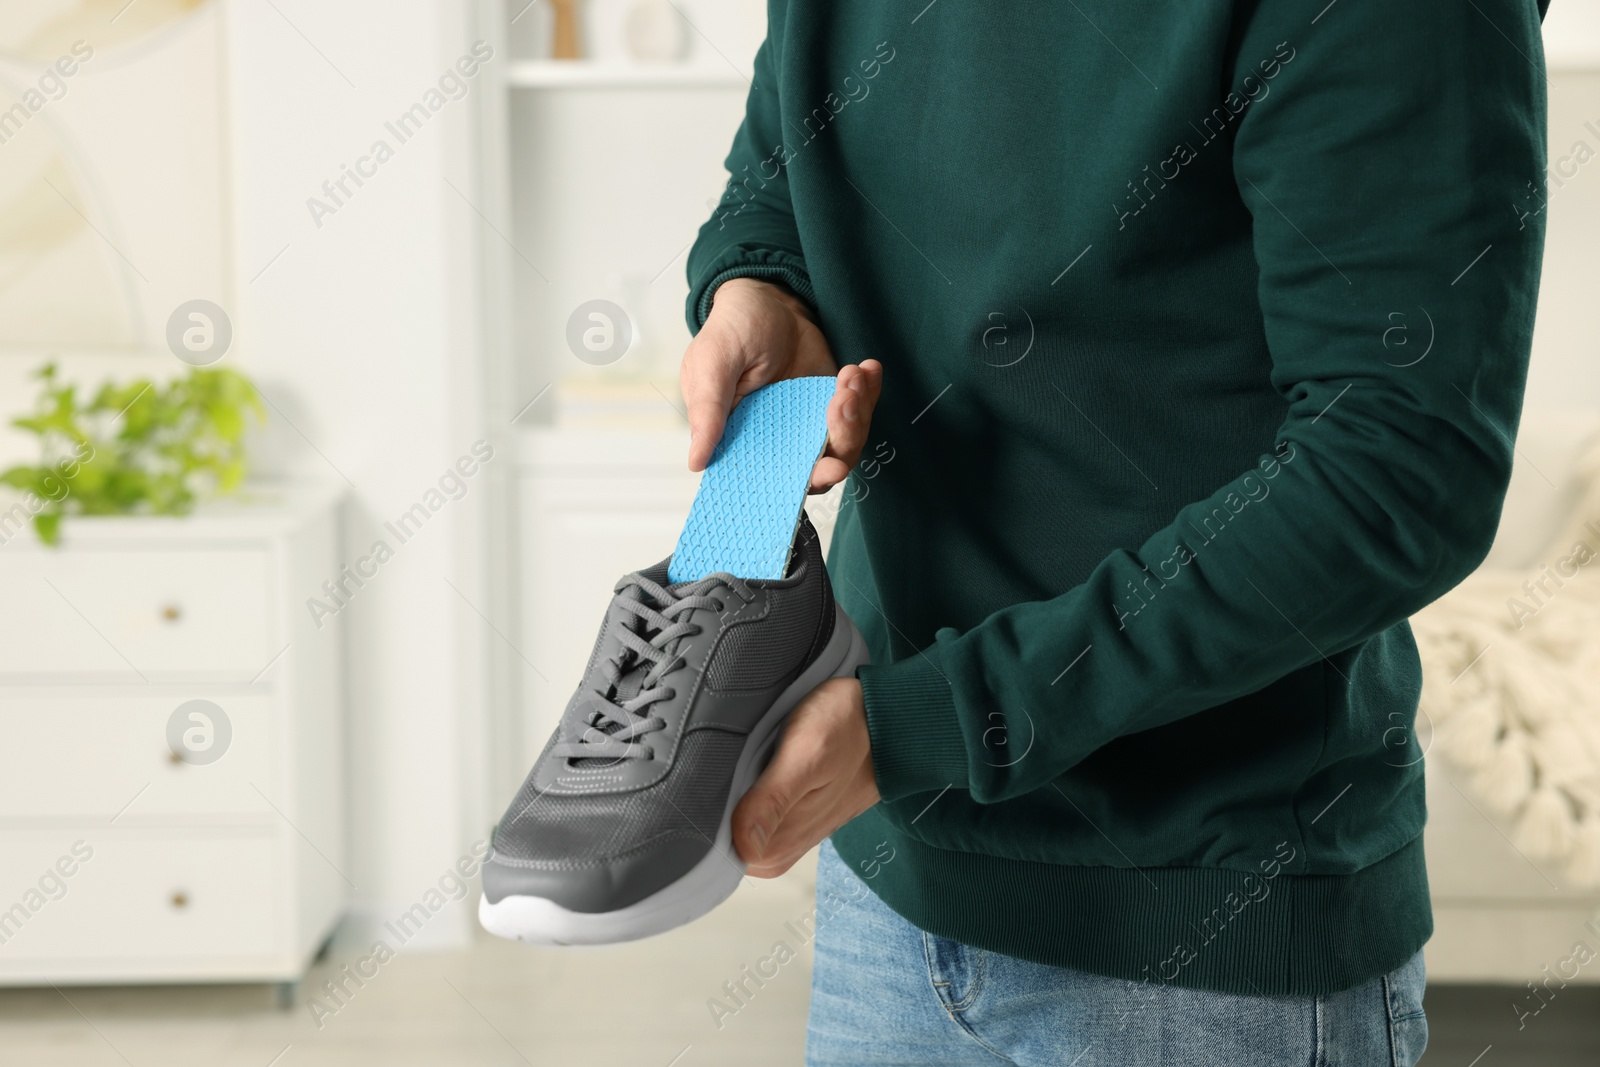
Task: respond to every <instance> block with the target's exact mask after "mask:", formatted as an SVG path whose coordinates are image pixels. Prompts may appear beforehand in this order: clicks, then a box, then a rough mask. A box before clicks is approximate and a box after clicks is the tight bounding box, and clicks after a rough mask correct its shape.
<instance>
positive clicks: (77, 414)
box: [0, 362, 266, 545]
mask: <svg viewBox="0 0 1600 1067" xmlns="http://www.w3.org/2000/svg"><path fill="white" fill-rule="evenodd" d="M34 377H36V378H37V379H39V380H40V381H41V382H42V383H43V386H42V389H41V392H40V395H39V400H38V402H37V403H36V405H35V407H34V412H33V414H31V415H22V416H19V417H17V418H14V419H12V420H11V425H13V426H15V427H17V428H18V429H21V430H25V431H27V432H28V433H31V434H33V435H35V436H36V437H37V438H38V439H39V448H40V461H39V462H38V463H37V464H21V465H18V466H15V467H11V468H9V469H7V470H5V471H3V472H0V483H3V484H5V485H9V486H12V487H13V488H15V489H18V490H21V491H22V493H23V500H22V502H21V503H20V504H17V505H13V506H12V507H11V509H10V510H9V511H6V512H5V513H4V515H3V516H0V531H3V532H4V533H5V536H7V537H9V536H10V534H11V533H12V532H13V531H12V530H11V529H10V526H11V525H12V523H11V522H9V521H4V520H7V519H10V517H12V516H13V515H15V513H16V512H17V509H18V508H19V507H20V508H24V509H25V510H26V512H27V513H28V514H29V515H30V516H31V518H32V521H33V526H34V529H35V530H36V531H37V532H38V535H39V539H40V540H41V541H44V542H45V543H46V544H52V545H53V544H57V543H58V542H59V540H60V537H61V519H62V516H64V515H68V514H73V515H129V514H149V515H183V514H187V513H188V512H189V511H190V510H191V509H192V508H193V507H194V503H195V500H196V499H197V498H198V497H200V496H203V495H221V494H226V493H229V492H232V491H233V490H234V489H236V488H237V487H238V486H239V483H240V482H241V481H243V479H244V475H245V454H244V434H245V430H246V429H247V428H248V423H249V421H250V417H251V416H254V418H255V421H257V422H260V421H263V420H264V419H265V416H266V412H265V409H264V408H263V407H262V404H261V397H260V396H259V394H257V392H256V389H255V386H254V385H252V384H251V383H250V380H249V379H248V378H246V377H245V376H244V375H242V374H240V373H239V372H238V371H235V370H228V369H225V368H211V367H195V368H194V369H192V370H190V371H189V373H188V374H186V375H184V376H182V377H178V378H173V379H171V380H169V381H166V382H163V383H160V384H158V383H155V382H152V381H150V380H148V379H143V378H140V379H136V380H134V381H131V382H128V383H126V384H122V385H119V384H116V383H113V382H106V383H104V384H102V385H101V386H100V387H99V388H98V389H97V390H95V391H94V393H93V394H92V395H91V396H90V397H89V398H88V399H87V400H84V399H83V398H81V397H80V396H79V395H78V389H77V386H76V385H74V384H71V383H63V382H61V381H60V380H59V378H58V376H57V372H56V365H55V363H53V362H52V363H48V364H46V365H45V366H43V367H41V368H40V369H39V370H38V371H36V372H35V374H34Z"/></svg>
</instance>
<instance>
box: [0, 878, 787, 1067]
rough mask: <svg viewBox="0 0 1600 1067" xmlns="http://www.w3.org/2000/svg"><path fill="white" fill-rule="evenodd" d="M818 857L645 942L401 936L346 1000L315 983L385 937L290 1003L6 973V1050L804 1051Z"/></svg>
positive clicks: (43, 1064) (444, 1054)
mask: <svg viewBox="0 0 1600 1067" xmlns="http://www.w3.org/2000/svg"><path fill="white" fill-rule="evenodd" d="M814 869H815V868H814V864H812V865H811V870H809V871H796V872H791V873H790V874H788V875H786V876H784V877H783V878H780V879H776V880H774V881H770V882H766V881H758V880H755V879H746V881H745V884H744V885H743V886H741V887H740V889H739V891H738V892H737V893H735V894H734V896H733V898H732V899H731V900H729V901H728V902H727V903H726V904H724V905H723V906H722V907H721V908H719V909H718V910H717V911H715V912H714V913H712V914H711V915H710V916H708V917H706V918H705V919H702V920H700V921H699V922H698V923H695V924H693V925H692V926H690V927H687V928H684V929H682V930H677V931H674V932H673V933H671V934H667V935H665V936H663V937H659V938H654V939H652V940H649V941H643V942H637V943H635V944H632V945H619V946H611V947H606V948H591V949H540V948H534V947H531V946H526V945H519V944H515V943H511V942H506V941H501V940H499V939H497V938H493V937H489V936H487V935H484V936H483V937H482V938H481V939H480V940H479V941H478V942H477V943H475V944H474V945H473V946H472V947H471V948H470V949H467V950H463V951H459V952H447V953H418V952H401V953H399V954H398V955H396V956H395V957H394V959H392V960H391V961H389V962H387V963H385V964H383V965H382V966H381V967H378V968H377V974H376V976H374V977H373V978H371V979H370V980H368V981H367V982H366V983H365V985H364V986H362V987H361V988H358V989H356V988H354V987H353V986H352V988H353V989H354V992H353V993H352V994H351V995H350V996H349V997H348V998H347V1000H346V1003H345V1004H344V1005H342V1006H340V1005H337V1004H335V1003H334V1002H333V1001H331V1000H329V999H327V998H324V999H323V1001H322V1003H323V1004H326V1005H327V1006H328V1008H319V1007H318V1006H317V1005H316V1004H315V1003H314V1002H312V1000H311V998H312V996H313V995H314V994H316V993H317V991H318V987H319V986H320V985H321V983H322V982H323V981H324V980H326V979H328V978H329V977H337V976H338V972H339V968H340V966H341V965H344V964H351V963H353V962H354V961H356V960H357V959H359V958H361V957H362V956H364V955H367V954H368V949H370V942H367V943H365V944H362V943H359V942H355V939H354V938H349V939H343V938H342V939H339V940H336V942H335V944H334V946H333V948H332V950H331V951H330V952H329V954H328V956H327V958H326V959H324V960H323V961H322V962H321V963H319V964H318V965H317V966H316V968H315V969H314V970H313V972H312V974H311V975H310V976H309V977H308V979H307V981H306V982H305V983H304V985H303V987H302V989H301V991H300V993H299V996H298V998H297V1000H296V1003H295V1005H294V1007H293V1008H292V1009H290V1010H288V1011H284V1010H279V1009H278V1008H277V1007H276V1006H275V1002H274V990H273V989H272V988H271V987H267V986H175V987H174V986H168V987H148V988H103V989H92V988H74V987H70V986H63V987H62V993H58V992H56V991H55V990H53V989H50V988H48V987H46V988H44V989H8V990H0V1065H3V1067H13V1065H17V1067H69V1065H70V1067H101V1065H105V1067H130V1065H131V1067H157V1065H159V1067H190V1065H196V1067H198V1065H202V1064H203V1065H205V1067H268V1065H271V1067H345V1065H357V1064H359V1065H361V1067H376V1065H381V1067H413V1065H416V1067H478V1065H482V1067H518V1065H530V1064H531V1065H537V1067H545V1065H546V1064H563V1065H569V1067H612V1065H618V1067H621V1065H626V1067H669V1065H672V1067H717V1065H729V1067H733V1065H738V1067H749V1065H751V1064H762V1065H764V1067H765V1065H769V1064H770V1065H772V1067H786V1065H798V1064H799V1063H800V1062H801V1057H802V1052H803V1049H804V1046H805V1013H806V1003H807V1000H808V996H809V992H810V980H811V956H810V950H809V946H808V945H803V944H802V943H801V941H800V939H799V938H797V937H796V936H795V935H794V934H793V933H791V932H790V931H789V930H788V929H787V928H786V927H785V923H787V922H790V921H791V920H798V919H800V918H802V917H803V916H805V915H807V914H808V913H809V911H810V909H811V906H812V893H813V890H812V884H811V878H812V872H813V871H814ZM779 940H782V941H785V942H787V943H788V944H789V945H790V946H791V947H792V948H793V949H795V950H796V951H797V952H798V953H799V954H798V956H797V958H795V959H793V960H791V961H790V962H788V963H786V964H784V965H783V966H782V968H781V969H780V970H779V971H778V974H777V975H776V976H775V977H773V978H771V979H769V980H767V981H766V983H765V985H764V986H763V987H762V988H760V989H757V990H756V991H755V993H754V995H753V996H751V997H749V998H748V1001H747V1003H746V1004H745V1005H744V1006H743V1007H741V1008H739V1010H738V1011H737V1012H736V1013H732V1014H729V1013H726V1012H725V1013H723V1014H721V1015H720V1017H714V1016H713V1013H712V1012H711V1010H710V1009H709V1008H708V1006H707V1002H708V1001H709V1000H710V999H711V998H713V997H719V996H723V994H722V986H723V983H724V982H727V981H730V980H733V979H737V978H739V977H740V974H739V971H740V968H741V967H743V966H745V965H747V964H754V963H755V962H756V961H757V960H758V959H760V958H762V957H765V956H767V955H769V954H770V953H771V952H772V948H773V944H774V943H775V942H777V941H779ZM346 941H348V942H350V943H343V942H346ZM366 970H367V971H369V972H370V970H371V966H370V965H369V966H368V967H367V968H366ZM63 994H64V995H63ZM67 998H70V1002H69V1001H68V999H67ZM723 1000H724V1002H725V1003H727V1000H726V997H725V996H723ZM329 1008H331V1009H332V1010H331V1011H330V1010H328V1009H329ZM719 1023H720V1025H719Z"/></svg>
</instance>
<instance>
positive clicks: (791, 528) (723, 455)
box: [667, 377, 835, 582]
mask: <svg viewBox="0 0 1600 1067" xmlns="http://www.w3.org/2000/svg"><path fill="white" fill-rule="evenodd" d="M834 389H835V379H833V378H821V377H818V378H790V379H789V380H787V381H782V382H774V383H772V384H771V385H768V386H765V387H764V388H761V389H757V390H756V391H755V392H753V393H751V394H750V395H749V396H747V397H745V398H744V399H743V400H741V401H739V403H738V404H737V405H735V407H734V409H733V413H732V414H731V415H729V416H728V427H727V429H726V430H725V431H724V432H723V435H722V440H721V441H720V442H718V444H717V448H716V451H715V452H714V453H713V454H712V457H711V463H710V465H708V466H707V467H706V472H705V474H704V475H703V476H702V477H701V479H700V490H699V492H697V493H696V494H695V497H694V506H693V507H691V508H690V509H689V519H688V521H687V522H686V523H684V527H683V533H681V534H680V535H678V547H677V549H676V550H675V551H674V552H673V553H672V563H671V565H670V566H669V567H668V568H667V580H668V581H671V582H692V581H696V580H698V579H700V578H704V577H705V576H706V575H708V574H715V573H717V572H719V571H726V572H728V573H729V574H732V575H734V576H736V577H739V578H782V577H783V575H784V571H786V570H787V569H788V566H789V549H790V547H791V546H792V545H793V543H794V532H795V527H796V526H797V525H798V524H799V522H800V509H801V507H802V506H803V505H804V504H805V498H806V488H807V486H809V485H810V482H811V468H812V467H813V466H815V465H816V462H817V457H818V456H820V455H821V454H822V449H823V446H824V445H825V444H826V443H827V438H828V418H827V414H828V401H829V400H831V399H833V393H834Z"/></svg>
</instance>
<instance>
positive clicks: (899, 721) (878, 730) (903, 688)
mask: <svg viewBox="0 0 1600 1067" xmlns="http://www.w3.org/2000/svg"><path fill="white" fill-rule="evenodd" d="M856 676H857V677H858V678H859V679H860V680H861V694H862V697H863V698H864V699H865V701H866V705H867V732H868V734H869V735H870V736H871V740H872V773H873V775H874V776H875V777H876V778H877V780H878V793H879V795H880V796H882V797H883V799H884V800H889V801H893V800H899V799H900V798H901V797H905V796H910V795H911V794H912V793H925V792H929V791H938V790H942V789H944V788H946V787H947V786H955V787H957V788H960V789H965V788H966V786H967V743H966V739H965V738H964V737H963V736H962V733H961V721H960V719H958V718H957V717H956V700H955V693H954V692H952V691H951V689H950V683H949V682H948V681H946V680H945V677H944V675H942V674H940V673H939V670H938V668H937V667H936V666H935V665H934V663H933V661H932V660H931V659H929V658H928V654H927V653H925V652H919V653H917V654H916V655H914V656H911V657H910V658H908V659H903V660H900V661H899V662H898V663H889V664H884V665H882V666H866V667H862V668H861V669H860V670H859V671H857V672H856Z"/></svg>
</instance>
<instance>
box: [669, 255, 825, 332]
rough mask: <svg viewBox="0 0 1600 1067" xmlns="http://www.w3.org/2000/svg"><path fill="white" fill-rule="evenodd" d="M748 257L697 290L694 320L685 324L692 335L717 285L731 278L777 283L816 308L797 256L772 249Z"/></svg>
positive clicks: (707, 310)
mask: <svg viewBox="0 0 1600 1067" xmlns="http://www.w3.org/2000/svg"><path fill="white" fill-rule="evenodd" d="M748 255H749V258H748V259H746V260H743V261H741V262H738V263H735V264H733V265H732V266H729V267H726V268H724V269H722V270H719V271H717V272H716V273H715V274H713V275H712V276H711V280H710V281H708V282H706V283H705V285H704V286H703V287H701V289H700V292H699V294H698V295H697V296H696V297H695V301H694V321H693V322H691V323H690V324H689V325H690V326H691V327H693V329H694V330H695V331H696V332H699V329H700V327H702V326H704V325H705V324H706V316H708V315H710V314H711V302H712V300H713V299H715V297H716V294H717V286H719V285H721V284H722V283H723V282H726V281H731V280H732V279H734V278H759V279H761V280H762V281H769V282H779V283H781V284H782V285H784V286H785V287H786V288H787V289H789V291H790V292H792V293H794V295H795V296H797V297H799V298H800V299H801V300H804V301H805V302H806V304H807V305H808V306H809V307H811V308H812V309H813V310H815V309H816V306H817V294H816V291H815V290H813V289H812V288H811V275H809V274H807V273H806V268H805V262H804V261H803V260H801V259H800V257H798V256H794V255H790V254H789V253H787V252H779V251H776V250H760V251H750V252H749V253H748Z"/></svg>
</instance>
